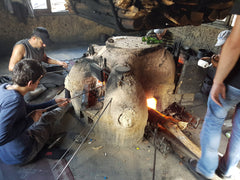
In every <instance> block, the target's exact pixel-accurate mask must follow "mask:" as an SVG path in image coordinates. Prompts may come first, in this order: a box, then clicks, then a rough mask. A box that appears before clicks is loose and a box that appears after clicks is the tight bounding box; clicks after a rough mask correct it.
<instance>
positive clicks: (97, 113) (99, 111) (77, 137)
mask: <svg viewBox="0 0 240 180" xmlns="http://www.w3.org/2000/svg"><path fill="white" fill-rule="evenodd" d="M99 112H100V110H99V111H98V112H96V114H95V115H94V116H93V118H94V117H95V116H96V115H97V114H98V113H99ZM85 132H86V129H85V130H84V132H82V133H80V134H79V135H78V136H77V137H76V138H75V139H79V138H80V137H81V135H83V134H85ZM74 144H75V140H74V141H73V142H72V144H71V145H70V146H69V147H68V149H67V150H66V151H65V153H64V154H63V155H62V157H61V158H60V159H59V160H58V161H57V162H56V164H55V165H54V166H53V168H52V171H53V170H54V169H55V168H56V167H57V165H58V164H59V163H60V161H61V160H62V159H63V157H64V156H65V155H66V154H67V153H68V152H69V151H70V149H71V148H72V146H73V145H74Z"/></svg>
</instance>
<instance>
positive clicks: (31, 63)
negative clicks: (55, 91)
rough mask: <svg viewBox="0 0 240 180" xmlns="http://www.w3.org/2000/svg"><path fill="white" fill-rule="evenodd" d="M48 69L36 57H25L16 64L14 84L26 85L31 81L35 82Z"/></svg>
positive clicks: (13, 77)
mask: <svg viewBox="0 0 240 180" xmlns="http://www.w3.org/2000/svg"><path fill="white" fill-rule="evenodd" d="M45 72H46V70H45V69H44V67H43V66H42V64H41V63H40V62H39V61H37V60H34V59H24V60H21V61H19V62H18V63H17V64H15V66H14V68H13V76H12V80H13V83H14V84H17V85H19V86H22V87H23V86H26V85H27V84H28V82H29V81H33V83H35V82H36V81H37V80H38V78H39V77H40V76H41V75H44V74H45Z"/></svg>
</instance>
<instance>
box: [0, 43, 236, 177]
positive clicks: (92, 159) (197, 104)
mask: <svg viewBox="0 0 240 180" xmlns="http://www.w3.org/2000/svg"><path fill="white" fill-rule="evenodd" d="M86 50H87V47H86V46H75V47H70V48H69V47H68V48H59V49H58V50H48V51H47V54H48V55H49V56H51V57H53V58H57V59H60V60H68V59H73V58H79V57H81V56H82V55H83V53H84V52H85V51H86ZM8 61H9V57H4V58H2V59H1V61H0V63H1V71H0V72H1V74H8V73H9V72H8V70H7V66H8ZM191 65H192V64H191ZM191 67H192V66H191ZM187 72H188V70H187V68H186V69H185V73H186V76H187V74H188V73H187ZM201 75H202V76H203V74H201ZM192 82H195V81H194V80H193V81H192ZM189 83H190V84H189ZM187 84H188V88H187V89H188V91H189V92H190V93H191V91H192V93H194V94H195V100H194V101H193V103H192V104H191V105H187V106H186V110H187V111H188V112H190V113H191V114H192V115H194V116H198V117H200V118H203V117H204V114H205V112H206V100H207V97H206V96H204V95H202V94H201V93H200V89H199V87H198V86H196V85H195V84H194V83H193V84H192V85H191V81H190V82H188V83H187ZM189 92H187V93H189ZM60 96H64V94H63V93H61V94H60ZM100 120H101V119H100ZM61 124H62V128H63V129H64V130H65V131H67V135H66V137H65V138H64V141H63V142H62V144H61V146H60V147H62V148H65V149H68V148H70V147H71V148H70V149H71V151H70V153H69V154H68V155H67V156H66V157H65V159H66V160H67V161H69V160H71V161H70V163H69V167H70V169H71V171H72V174H73V176H74V179H76V180H101V179H114V180H123V179H126V180H148V179H153V163H154V147H153V146H152V145H151V143H149V142H148V141H147V140H143V141H142V142H138V143H136V145H134V146H129V147H120V146H118V145H110V144H108V143H107V142H105V141H104V140H102V139H99V138H98V137H96V136H95V134H94V131H93V132H92V133H90V135H89V137H88V138H87V141H86V142H85V143H83V144H82V145H81V143H79V142H78V143H76V142H74V141H73V140H74V137H76V136H77V135H81V136H83V137H85V136H86V134H87V132H88V130H89V126H87V125H85V124H84V123H82V121H81V120H79V119H77V118H76V117H75V116H74V111H73V109H71V110H70V111H69V112H68V113H67V114H66V115H65V116H64V117H63V119H62V120H61ZM201 125H202V124H200V125H199V127H198V128H197V129H188V131H189V132H190V133H191V140H192V141H193V142H194V143H195V144H197V145H198V146H199V133H200V129H201ZM226 143H227V138H226V137H225V136H224V135H223V136H222V142H221V147H220V149H219V152H221V153H224V150H225V146H226ZM80 145H81V147H80ZM79 147H80V148H79ZM76 150H78V151H76ZM74 152H75V153H74ZM73 155H74V156H73ZM185 160H186V159H185V158H183V157H180V156H179V155H177V154H176V153H174V152H172V153H168V154H166V155H164V154H162V153H161V152H160V151H157V152H156V166H155V179H156V180H186V179H187V180H194V179H196V178H195V176H194V175H193V174H192V173H191V172H190V171H189V170H188V169H187V167H186V165H185V163H186V161H185ZM214 179H220V178H218V177H215V178H214ZM237 179H240V173H239V171H237V172H236V174H235V175H234V177H233V178H232V180H237Z"/></svg>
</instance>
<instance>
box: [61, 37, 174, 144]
mask: <svg viewBox="0 0 240 180" xmlns="http://www.w3.org/2000/svg"><path fill="white" fill-rule="evenodd" d="M175 66H176V65H175V62H174V59H173V56H172V54H171V53H170V52H169V51H167V50H166V49H165V48H164V47H162V46H159V45H148V44H146V43H145V42H142V40H141V37H132V36H119V37H111V38H109V39H108V40H107V41H106V44H105V45H104V46H99V45H92V46H90V47H89V50H88V52H87V53H86V54H85V55H84V57H82V58H80V59H79V60H78V61H77V62H76V63H75V64H74V66H73V67H72V69H71V71H70V72H69V74H68V76H67V77H66V80H65V86H66V89H68V90H69V91H70V95H71V97H74V96H77V95H79V94H81V93H83V94H84V95H83V96H80V97H79V98H74V99H73V100H72V104H73V107H74V110H75V113H76V115H77V116H79V117H80V116H81V112H83V114H84V115H85V116H86V113H85V112H92V114H95V113H96V112H97V111H96V110H99V109H100V110H101V108H102V107H103V106H104V105H106V104H107V103H108V102H109V100H110V99H112V102H111V104H110V106H109V107H108V108H107V109H106V111H105V112H104V113H103V115H102V117H101V119H100V121H99V122H98V124H97V126H96V127H95V129H94V130H95V133H96V136H97V137H100V138H103V139H105V140H106V142H107V143H112V144H119V145H133V144H135V143H136V142H138V141H139V140H141V139H142V137H143V134H144V129H145V126H146V123H147V119H148V108H147V105H146V100H147V98H150V97H155V98H156V99H157V110H159V111H162V110H164V109H165V108H167V107H168V105H170V104H171V103H173V102H174V101H175V99H174V98H175V96H174V94H173V92H174V89H175V83H174V80H175V71H176V70H175ZM101 99H104V100H103V101H102V102H101ZM88 114H89V113H88ZM90 114H91V113H90ZM98 114H100V113H98ZM85 119H86V120H87V119H88V118H87V117H86V118H85ZM93 120H94V118H93ZM86 123H88V122H86Z"/></svg>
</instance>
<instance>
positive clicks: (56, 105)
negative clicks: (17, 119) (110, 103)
mask: <svg viewBox="0 0 240 180" xmlns="http://www.w3.org/2000/svg"><path fill="white" fill-rule="evenodd" d="M100 87H103V86H99V87H96V88H93V89H91V90H89V91H86V92H84V93H81V94H78V95H76V96H74V97H72V98H67V99H66V100H65V101H62V102H59V103H57V104H54V105H51V106H48V107H47V108H45V109H43V110H44V111H47V110H49V109H52V108H56V107H58V105H60V104H63V103H65V102H66V101H70V100H72V99H75V98H77V97H80V96H82V95H83V94H86V93H88V92H90V91H92V90H95V89H98V88H100ZM34 111H35V110H34ZM34 111H31V112H30V113H28V114H27V116H26V117H29V116H30V115H32V113H33V112H34Z"/></svg>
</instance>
